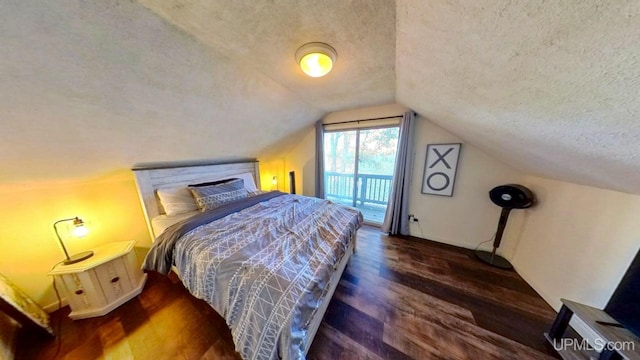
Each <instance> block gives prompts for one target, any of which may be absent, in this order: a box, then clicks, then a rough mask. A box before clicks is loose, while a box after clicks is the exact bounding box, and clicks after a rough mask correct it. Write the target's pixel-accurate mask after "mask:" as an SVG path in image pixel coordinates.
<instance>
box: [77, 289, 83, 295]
mask: <svg viewBox="0 0 640 360" xmlns="http://www.w3.org/2000/svg"><path fill="white" fill-rule="evenodd" d="M82 294H84V290H82V289H78V290H76V295H82Z"/></svg>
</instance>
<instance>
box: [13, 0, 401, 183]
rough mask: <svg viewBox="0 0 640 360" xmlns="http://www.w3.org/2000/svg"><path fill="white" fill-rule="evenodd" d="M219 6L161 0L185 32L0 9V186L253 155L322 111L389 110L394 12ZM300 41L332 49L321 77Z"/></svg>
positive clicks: (96, 10)
mask: <svg viewBox="0 0 640 360" xmlns="http://www.w3.org/2000/svg"><path fill="white" fill-rule="evenodd" d="M203 3H206V2H203ZM218 3H220V4H222V3H224V6H220V5H218V7H215V6H213V5H211V6H210V7H202V6H200V5H198V3H197V2H181V3H177V2H176V3H172V2H163V5H168V6H169V8H168V10H173V11H178V10H180V11H182V12H181V14H188V15H189V16H192V17H193V19H194V20H193V22H192V23H191V22H186V23H185V24H184V25H183V24H181V23H178V22H177V21H175V22H174V21H173V19H169V18H167V19H165V18H163V17H164V15H163V17H161V16H158V15H157V14H155V13H154V12H152V11H150V10H149V9H147V8H146V7H145V6H143V5H142V4H140V3H138V2H131V1H116V0H110V1H79V0H75V1H74V0H56V1H45V0H41V1H28V2H27V1H22V0H8V1H2V3H0V33H1V34H2V36H0V48H1V49H2V55H1V56H0V111H1V113H2V120H1V121H2V131H1V132H0V163H1V164H2V165H1V167H0V181H2V182H19V181H25V180H34V179H53V178H68V177H78V176H81V177H88V176H94V175H98V174H100V173H101V172H107V171H111V170H113V169H122V168H129V167H130V166H131V165H133V164H134V163H138V162H149V161H170V160H188V159H203V158H207V159H210V158H229V157H247V156H250V157H255V156H258V155H259V156H262V157H264V156H268V154H272V153H274V152H277V150H278V148H279V147H282V146H285V145H286V144H287V143H288V142H291V141H297V137H296V136H295V135H296V134H297V133H299V132H300V131H301V130H302V129H303V128H308V127H309V126H310V125H311V124H313V123H314V122H315V121H317V120H318V119H319V118H321V117H322V116H323V115H324V114H326V113H327V112H329V111H334V110H341V109H344V108H350V107H358V106H366V105H371V104H376V103H390V102H393V101H394V94H395V69H394V64H395V50H394V49H395V3H393V2H388V1H387V2H385V1H370V2H369V1H368V2H366V4H363V5H359V6H358V7H357V10H358V12H354V11H349V9H350V7H349V6H346V5H344V4H343V2H342V1H333V2H322V3H323V5H322V6H318V5H315V4H316V2H313V1H305V2H304V3H306V5H305V4H302V3H303V2H297V1H289V2H286V3H285V2H281V3H278V4H273V3H270V4H271V5H270V6H255V4H254V2H249V1H247V2H244V4H243V3H242V2H235V1H234V2H218ZM265 4H266V3H265ZM331 5H334V7H332V6H331ZM327 9H333V10H332V11H333V12H332V13H331V14H330V15H331V17H326V16H323V15H322V14H323V13H324V12H325V10H327ZM160 10H162V9H158V11H159V13H161V12H160ZM180 11H178V13H179V14H180ZM161 14H163V13H161ZM362 15H365V16H364V17H361V16H362ZM178 18H179V17H178ZM331 19H334V20H331ZM370 20H371V21H374V22H376V24H375V28H369V27H365V26H364V24H365V23H368V21H370ZM333 21H336V23H335V24H333V25H332V22H333ZM244 27H246V31H245V32H241V30H242V29H243V28H244ZM192 32H193V33H192ZM352 39H357V40H356V41H354V43H355V44H354V45H353V46H352V45H351V44H352V42H351V40H352ZM310 41H325V42H329V43H332V45H333V46H334V47H336V49H337V50H338V52H339V54H338V56H339V59H338V64H340V65H336V67H335V71H334V72H332V73H331V74H330V75H329V76H327V77H325V78H322V79H317V80H318V81H312V80H313V79H310V78H308V77H306V76H305V75H304V74H302V72H301V71H300V70H299V68H298V67H297V66H296V64H295V59H294V53H295V50H296V49H297V48H298V47H299V46H300V45H302V44H303V43H305V42H310ZM378 47H379V50H375V49H376V48H378ZM367 49H368V50H367ZM360 51H365V52H367V53H368V54H374V53H375V54H376V55H377V57H374V56H371V59H372V60H368V61H366V64H365V65H364V66H363V63H361V62H358V60H359V59H363V58H364V57H365V56H366V55H367V54H366V53H365V54H361V53H360ZM367 73H370V74H375V76H372V77H368V76H367V75H366V74H367ZM350 94H354V95H353V97H350ZM283 144H284V145H283Z"/></svg>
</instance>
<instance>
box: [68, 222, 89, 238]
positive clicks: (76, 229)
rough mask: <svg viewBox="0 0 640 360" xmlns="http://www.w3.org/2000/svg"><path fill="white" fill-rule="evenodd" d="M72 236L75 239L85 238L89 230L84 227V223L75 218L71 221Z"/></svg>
mask: <svg viewBox="0 0 640 360" xmlns="http://www.w3.org/2000/svg"><path fill="white" fill-rule="evenodd" d="M72 234H73V236H75V237H79V238H81V237H85V236H87V234H89V229H88V228H87V227H86V226H85V225H84V221H82V219H78V218H76V219H75V220H74V221H73V231H72Z"/></svg>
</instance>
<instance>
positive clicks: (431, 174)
mask: <svg viewBox="0 0 640 360" xmlns="http://www.w3.org/2000/svg"><path fill="white" fill-rule="evenodd" d="M461 146H462V144H460V143H457V144H429V145H427V156H426V159H425V163H424V175H423V177H422V193H423V194H432V195H441V196H453V185H454V184H455V182H456V171H457V168H458V159H459V158H460V147H461Z"/></svg>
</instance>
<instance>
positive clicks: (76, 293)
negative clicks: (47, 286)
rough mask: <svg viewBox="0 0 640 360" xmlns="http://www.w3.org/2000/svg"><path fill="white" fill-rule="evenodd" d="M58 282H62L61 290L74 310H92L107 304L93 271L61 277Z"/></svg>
mask: <svg viewBox="0 0 640 360" xmlns="http://www.w3.org/2000/svg"><path fill="white" fill-rule="evenodd" d="M58 280H60V282H62V285H63V286H62V289H61V290H62V292H63V293H64V294H65V295H66V298H67V301H69V305H70V306H71V308H72V309H91V308H95V307H101V306H105V305H106V304H107V302H106V300H105V298H104V297H103V296H102V289H100V288H99V286H98V278H97V276H96V274H95V273H94V272H93V271H87V272H81V273H75V274H65V275H61V276H58V277H57V278H56V281H58Z"/></svg>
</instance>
